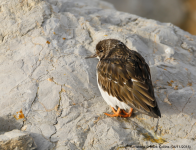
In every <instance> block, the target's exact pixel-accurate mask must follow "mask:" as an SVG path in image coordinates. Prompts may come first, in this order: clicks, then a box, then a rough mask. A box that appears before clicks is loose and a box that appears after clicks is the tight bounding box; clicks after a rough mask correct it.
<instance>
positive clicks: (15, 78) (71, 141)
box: [0, 0, 196, 150]
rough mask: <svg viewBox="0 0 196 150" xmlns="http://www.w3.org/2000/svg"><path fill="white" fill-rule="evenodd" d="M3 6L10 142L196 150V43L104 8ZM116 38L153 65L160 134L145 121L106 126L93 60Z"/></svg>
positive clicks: (59, 3) (81, 1)
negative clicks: (20, 134) (19, 133)
mask: <svg viewBox="0 0 196 150" xmlns="http://www.w3.org/2000/svg"><path fill="white" fill-rule="evenodd" d="M0 3H1V4H0V5H1V7H0V22H1V24H0V91H1V92H0V120H1V124H3V126H0V130H1V131H2V132H3V131H10V130H12V129H14V128H17V129H21V130H25V131H28V132H29V133H30V134H31V136H32V137H33V138H34V140H35V143H36V145H37V147H38V150H47V149H57V150H65V149H74V150H75V149H101V150H102V149H117V148H121V149H129V148H130V147H131V146H132V147H137V146H150V145H151V146H152V145H155V146H157V145H159V144H162V146H166V145H169V146H171V145H172V144H179V145H188V146H190V147H191V148H192V149H195V148H196V109H195V107H196V100H195V98H196V95H195V91H196V85H195V83H196V37H195V36H192V35H190V34H189V33H187V32H184V31H182V30H181V29H179V28H178V27H175V26H173V25H172V24H166V23H160V22H158V21H155V20H148V19H144V18H141V17H139V16H135V15H131V14H128V13H123V12H118V11H116V10H115V9H113V7H112V6H111V5H109V4H107V3H106V2H102V1H98V0H74V1H72V0H48V1H46V0H45V1H39V0H28V1H21V0H5V1H1V2H0ZM108 8H110V9H108ZM108 38H115V39H118V40H121V41H122V42H124V43H125V44H126V45H127V46H128V47H129V48H131V49H133V50H136V51H138V52H139V53H141V55H142V56H143V57H144V58H145V60H146V62H147V63H148V64H149V65H150V69H151V74H152V79H153V85H154V88H155V93H156V98H157V101H158V104H159V107H160V110H161V113H162V118H161V119H159V123H158V125H157V119H153V118H151V117H148V116H146V115H142V114H139V113H138V112H135V113H134V116H133V117H131V118H128V119H123V118H109V117H107V116H104V114H103V113H104V112H111V110H110V108H109V106H108V105H107V104H106V103H105V101H104V100H103V98H102V97H101V95H100V92H99V90H98V88H97V83H96V74H95V71H96V64H97V62H98V60H95V59H91V60H90V59H89V60H86V59H84V57H85V56H87V55H90V54H92V53H93V52H94V50H95V45H96V44H97V43H98V41H100V40H103V39H108ZM136 149H137V148H136ZM149 149H150V148H149ZM187 149H190V148H187Z"/></svg>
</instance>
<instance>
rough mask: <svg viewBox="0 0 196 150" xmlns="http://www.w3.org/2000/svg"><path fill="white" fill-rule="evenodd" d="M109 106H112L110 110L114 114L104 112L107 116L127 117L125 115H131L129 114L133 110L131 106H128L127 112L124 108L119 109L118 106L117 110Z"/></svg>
mask: <svg viewBox="0 0 196 150" xmlns="http://www.w3.org/2000/svg"><path fill="white" fill-rule="evenodd" d="M110 107H111V106H110ZM111 108H112V111H113V112H114V114H108V113H104V114H105V115H107V116H109V117H118V116H120V117H123V118H127V117H131V114H132V112H133V108H130V110H129V112H128V113H127V112H126V111H125V110H121V109H120V108H118V110H117V111H116V110H115V109H114V108H113V107H111ZM121 113H123V114H121Z"/></svg>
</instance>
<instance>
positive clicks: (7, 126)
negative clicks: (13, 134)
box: [0, 116, 22, 132]
mask: <svg viewBox="0 0 196 150" xmlns="http://www.w3.org/2000/svg"><path fill="white" fill-rule="evenodd" d="M21 127H22V122H18V121H17V120H16V119H15V118H14V117H12V116H6V117H0V132H8V131H11V130H13V129H19V130H20V128H21Z"/></svg>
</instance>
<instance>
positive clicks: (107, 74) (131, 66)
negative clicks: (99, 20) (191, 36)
mask: <svg viewBox="0 0 196 150" xmlns="http://www.w3.org/2000/svg"><path fill="white" fill-rule="evenodd" d="M91 57H98V58H99V59H100V61H99V62H98V64H97V75H98V84H99V86H100V87H101V88H102V89H103V90H104V91H105V92H107V93H108V94H109V95H110V96H113V97H116V98H117V99H118V100H119V101H121V102H124V103H126V104H127V105H128V106H130V107H132V108H135V109H137V110H138V111H140V112H142V113H145V114H147V115H149V116H152V117H155V118H157V117H161V113H160V110H159V108H158V105H157V102H156V99H155V96H154V89H153V86H152V81H151V75H150V69H149V66H148V64H147V63H146V62H145V60H144V58H143V57H142V56H141V55H140V54H139V53H138V52H136V51H133V50H130V49H128V48H127V46H126V45H124V44H123V43H122V42H120V41H118V40H115V39H107V40H103V41H100V42H99V43H98V44H97V46H96V54H95V55H93V56H91Z"/></svg>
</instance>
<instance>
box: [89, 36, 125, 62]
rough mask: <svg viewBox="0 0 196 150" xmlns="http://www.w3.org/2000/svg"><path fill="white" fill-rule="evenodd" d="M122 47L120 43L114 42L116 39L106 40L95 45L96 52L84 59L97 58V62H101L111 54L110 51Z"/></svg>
mask: <svg viewBox="0 0 196 150" xmlns="http://www.w3.org/2000/svg"><path fill="white" fill-rule="evenodd" d="M120 44H121V45H124V44H123V43H122V42H120V41H118V40H116V39H106V40H102V41H100V42H99V43H98V44H97V45H96V52H95V54H93V55H91V56H88V57H86V58H95V57H96V58H98V59H99V60H102V59H104V58H106V57H107V56H108V55H110V54H111V52H112V51H111V50H112V49H114V48H115V47H116V46H118V45H120Z"/></svg>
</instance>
